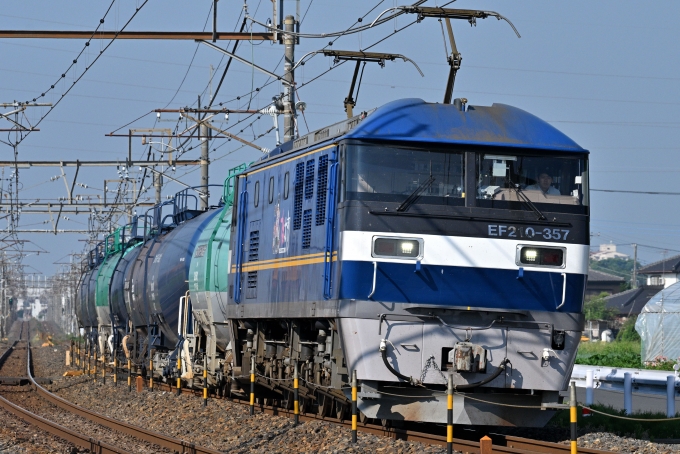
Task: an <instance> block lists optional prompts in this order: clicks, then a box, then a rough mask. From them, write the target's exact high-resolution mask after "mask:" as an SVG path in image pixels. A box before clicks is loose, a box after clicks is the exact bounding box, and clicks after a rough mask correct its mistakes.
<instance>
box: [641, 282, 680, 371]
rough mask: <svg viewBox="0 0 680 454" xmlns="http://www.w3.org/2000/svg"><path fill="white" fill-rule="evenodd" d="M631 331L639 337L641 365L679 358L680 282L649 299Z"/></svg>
mask: <svg viewBox="0 0 680 454" xmlns="http://www.w3.org/2000/svg"><path fill="white" fill-rule="evenodd" d="M635 330H636V331H637V332H638V334H640V337H641V338H642V361H643V362H645V363H647V362H653V361H665V360H679V359H680V282H677V283H675V284H673V285H671V286H669V287H667V288H665V289H663V290H661V291H660V292H659V293H657V294H656V295H654V296H653V297H652V299H650V300H649V302H648V303H647V304H646V305H645V307H643V308H642V311H641V312H640V315H639V316H638V319H637V322H636V323H635Z"/></svg>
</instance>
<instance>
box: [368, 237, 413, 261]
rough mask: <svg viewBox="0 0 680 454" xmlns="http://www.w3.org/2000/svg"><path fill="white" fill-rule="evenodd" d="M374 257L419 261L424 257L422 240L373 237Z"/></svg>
mask: <svg viewBox="0 0 680 454" xmlns="http://www.w3.org/2000/svg"><path fill="white" fill-rule="evenodd" d="M371 255H372V256H373V257H389V258H400V259H418V258H420V257H422V255H423V240H422V239H420V238H392V237H373V251H372V254H371Z"/></svg>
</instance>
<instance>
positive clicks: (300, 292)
mask: <svg viewBox="0 0 680 454" xmlns="http://www.w3.org/2000/svg"><path fill="white" fill-rule="evenodd" d="M587 165H588V152H587V151H586V150H584V149H582V148H581V147H579V146H578V145H577V144H576V143H574V142H573V141H572V140H570V139H569V138H568V137H566V136H565V135H564V134H562V133H560V132H559V131H557V130H556V129H555V128H553V127H552V126H550V125H549V124H547V123H545V122H544V121H541V120H540V119H538V118H536V117H535V116H532V115H530V114H528V113H526V112H524V111H522V110H519V109H517V108H514V107H510V106H507V105H499V104H494V105H493V106H491V107H482V106H466V105H465V104H464V103H463V102H461V101H460V100H457V102H456V103H454V104H453V105H442V104H435V103H426V102H424V101H422V100H419V99H404V100H400V101H395V102H392V103H389V104H387V105H385V106H383V107H381V108H379V109H377V110H375V111H373V112H371V113H369V114H366V113H364V114H362V115H360V116H357V117H354V118H351V119H349V120H346V121H343V122H341V123H338V124H335V125H332V126H330V127H327V128H323V129H320V130H318V131H315V132H313V133H310V134H308V135H306V136H303V137H300V138H298V139H296V140H294V141H291V142H288V143H285V144H283V145H282V146H280V147H278V148H276V149H275V150H273V151H272V152H271V153H269V154H268V155H266V156H265V157H263V158H262V159H261V160H259V161H258V162H256V163H254V164H252V165H251V166H250V167H248V169H247V170H245V171H244V172H243V173H241V174H240V175H238V178H237V179H236V184H235V186H236V188H235V193H236V195H237V197H235V200H234V207H233V210H232V211H231V214H232V218H231V219H230V220H225V221H223V222H229V223H230V228H229V229H223V231H224V232H225V235H227V234H228V235H230V243H231V260H230V261H229V265H228V266H229V281H228V288H227V285H226V284H225V283H223V284H222V288H221V289H220V288H203V291H204V292H205V293H204V294H203V295H202V298H203V301H204V306H205V309H206V310H208V309H209V310H210V311H211V312H213V313H218V315H217V317H216V318H219V319H220V320H221V321H222V322H221V323H222V324H223V325H225V324H226V326H228V328H229V329H222V330H219V331H215V330H213V331H212V332H208V333H206V335H212V336H219V335H220V334H219V333H222V335H221V337H222V339H221V342H217V344H219V345H221V346H223V348H224V349H225V350H224V353H223V354H224V355H225V357H226V356H227V355H228V357H229V358H230V361H231V362H232V363H233V370H232V366H231V365H229V367H224V372H227V369H229V370H231V372H232V373H233V372H234V371H236V372H239V373H237V374H236V375H240V372H246V371H247V370H248V369H249V368H250V367H251V360H252V358H255V367H256V368H257V371H258V373H259V376H260V380H262V381H263V384H267V386H268V388H267V387H265V389H270V390H272V392H271V398H274V399H276V398H281V400H282V401H284V402H285V401H287V400H288V399H287V397H288V392H287V390H286V387H285V386H284V387H283V388H279V389H276V388H277V386H276V383H277V382H276V381H275V380H276V379H285V378H290V377H291V374H292V368H291V365H292V364H299V365H300V368H301V374H302V375H301V376H302V377H303V379H304V383H305V385H306V387H307V389H308V391H309V395H310V396H311V395H313V396H315V397H314V399H308V400H307V402H306V403H307V404H308V405H315V406H316V408H317V410H318V412H319V413H321V414H328V413H330V412H332V411H335V412H336V415H337V416H341V415H343V414H344V412H345V411H346V410H347V399H346V397H348V395H347V389H346V385H347V383H348V381H349V378H350V375H351V372H352V371H356V372H357V378H358V379H359V381H360V383H361V390H360V392H359V402H358V406H359V409H360V410H361V412H362V413H363V414H364V415H365V416H367V417H370V418H379V419H383V420H390V419H392V420H416V421H432V422H442V421H445V420H446V416H445V410H446V399H445V396H444V395H443V393H442V392H441V391H442V389H443V388H442V387H443V385H445V383H446V379H447V375H448V374H453V378H454V385H455V386H456V388H457V390H459V391H463V390H465V396H462V397H461V398H457V401H456V402H457V403H456V409H455V414H454V423H463V424H465V423H467V424H494V425H523V426H532V425H542V424H544V423H545V422H546V421H547V419H548V418H549V417H550V416H551V412H550V411H548V412H541V411H535V410H532V409H526V408H516V407H512V406H499V405H496V404H506V405H508V404H509V405H512V404H513V403H516V404H521V406H535V407H541V406H543V407H544V408H548V407H550V406H551V405H553V404H556V403H558V402H559V401H560V397H559V392H560V391H562V390H565V389H566V387H567V381H568V379H569V376H570V371H571V369H572V366H573V362H574V357H575V354H576V348H577V344H578V341H579V339H580V337H581V331H582V327H583V315H582V306H583V298H584V289H585V284H586V275H587V269H588V244H589V233H588V232H589V227H588V225H589V221H588V218H589V207H588V171H587V169H588V167H587ZM546 182H547V184H546ZM225 272H226V270H221V271H220V274H222V273H225ZM196 279H198V277H196ZM214 285H215V284H214V283H213V286H214ZM196 290H198V287H196ZM192 291H193V290H192ZM206 295H207V297H206ZM192 296H193V295H192ZM213 318H215V317H213ZM206 320H207V319H206ZM206 323H207V326H209V324H210V322H209V321H206ZM277 393H279V394H280V395H279V394H277ZM404 396H407V397H404ZM468 396H470V398H468Z"/></svg>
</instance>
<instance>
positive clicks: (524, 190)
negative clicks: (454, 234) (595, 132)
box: [476, 152, 588, 213]
mask: <svg viewBox="0 0 680 454" xmlns="http://www.w3.org/2000/svg"><path fill="white" fill-rule="evenodd" d="M476 196H477V201H478V205H479V206H483V207H490V208H510V209H517V210H522V209H526V208H523V205H525V204H526V203H527V201H528V202H531V203H533V204H536V205H537V206H539V207H540V208H541V209H546V210H549V211H562V212H573V213H582V212H585V211H586V210H587V208H585V206H587V205H588V173H587V170H586V159H585V157H584V156H583V155H576V156H555V155H553V156H551V155H550V154H549V153H548V152H544V154H543V155H534V154H512V155H511V154H505V153H479V154H478V155H477V194H476Z"/></svg>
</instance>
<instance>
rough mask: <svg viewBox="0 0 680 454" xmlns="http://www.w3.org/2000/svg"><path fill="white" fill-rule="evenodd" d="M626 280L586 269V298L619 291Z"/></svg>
mask: <svg viewBox="0 0 680 454" xmlns="http://www.w3.org/2000/svg"><path fill="white" fill-rule="evenodd" d="M625 283H626V279H625V278H623V277H621V276H614V275H613V274H609V273H605V272H604V271H600V270H594V269H592V268H589V269H588V283H587V284H586V298H590V297H593V296H597V295H599V294H600V293H602V292H606V293H608V294H610V295H611V294H613V293H618V292H620V291H621V285H622V284H625Z"/></svg>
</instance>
